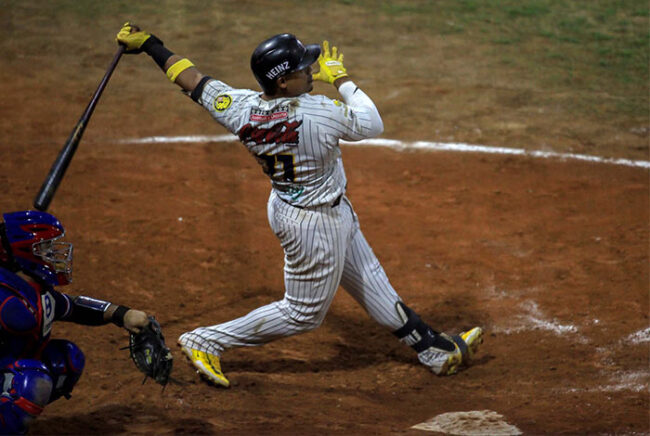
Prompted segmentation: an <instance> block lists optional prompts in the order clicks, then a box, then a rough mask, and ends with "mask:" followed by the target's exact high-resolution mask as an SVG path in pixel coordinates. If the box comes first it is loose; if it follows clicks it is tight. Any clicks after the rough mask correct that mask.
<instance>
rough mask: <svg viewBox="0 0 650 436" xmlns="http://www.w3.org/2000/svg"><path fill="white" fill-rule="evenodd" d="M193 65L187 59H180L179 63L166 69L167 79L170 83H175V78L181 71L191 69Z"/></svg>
mask: <svg viewBox="0 0 650 436" xmlns="http://www.w3.org/2000/svg"><path fill="white" fill-rule="evenodd" d="M193 66H194V64H193V63H192V62H191V61H190V60H189V59H187V58H184V59H181V60H180V61H178V62H176V63H174V64H172V66H170V67H169V68H168V69H167V72H166V73H165V74H166V75H167V78H168V79H169V80H171V81H172V83H174V82H176V78H177V77H178V75H179V74H180V73H182V72H183V71H185V70H187V69H188V68H191V67H193Z"/></svg>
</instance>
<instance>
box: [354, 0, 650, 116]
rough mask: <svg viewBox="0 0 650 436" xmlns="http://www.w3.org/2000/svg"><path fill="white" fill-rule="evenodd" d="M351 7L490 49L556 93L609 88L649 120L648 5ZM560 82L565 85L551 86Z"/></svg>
mask: <svg viewBox="0 0 650 436" xmlns="http://www.w3.org/2000/svg"><path fill="white" fill-rule="evenodd" d="M378 3H379V5H380V6H379V7H376V6H377V4H378ZM354 4H355V5H357V6H364V7H367V8H368V9H370V10H373V11H374V13H375V14H380V15H383V16H384V17H385V18H388V19H389V20H393V22H394V23H396V24H399V23H404V22H408V29H410V30H412V31H415V30H426V31H428V32H432V33H433V34H439V35H449V34H454V35H456V37H457V38H466V39H467V40H468V41H474V42H475V43H478V44H482V45H484V46H486V49H487V50H490V47H493V52H492V53H490V55H492V56H493V57H494V63H495V66H496V65H498V64H503V63H502V62H501V61H502V60H503V59H506V58H507V59H508V64H510V65H512V66H513V67H515V68H516V69H518V70H521V71H523V72H524V73H525V74H526V75H527V77H528V78H529V79H531V80H533V81H534V82H536V83H538V85H539V86H540V87H543V88H546V89H549V90H551V91H553V90H554V88H558V89H556V90H557V91H558V92H563V91H564V90H563V89H559V88H562V87H566V86H569V87H574V88H576V87H577V89H580V88H581V87H582V88H584V89H586V90H595V89H607V90H608V93H612V94H615V95H616V96H617V97H629V99H628V103H629V104H628V105H627V106H625V111H626V113H630V114H637V115H644V116H647V115H648V111H649V109H648V94H649V89H648V88H649V87H648V82H649V69H648V65H649V64H650V56H649V49H650V38H649V32H648V29H649V28H650V20H649V19H648V18H649V17H650V13H649V6H648V3H647V1H646V0H626V1H624V2H621V1H620V0H590V1H581V2H575V1H570V0H495V1H479V0H438V1H430V0H395V1H381V2H376V1H370V0H359V1H356V2H354ZM373 5H375V7H374V8H373ZM549 60H550V61H551V62H548V61H549ZM557 77H563V78H564V80H562V81H560V83H557V82H554V81H553V79H552V78H557ZM578 80H579V81H578ZM599 103H600V104H601V105H602V102H599ZM616 110H620V105H619V107H617V109H616Z"/></svg>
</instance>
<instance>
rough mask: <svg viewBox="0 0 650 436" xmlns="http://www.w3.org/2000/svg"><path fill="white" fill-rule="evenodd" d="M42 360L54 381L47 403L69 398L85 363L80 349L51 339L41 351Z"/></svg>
mask: <svg viewBox="0 0 650 436" xmlns="http://www.w3.org/2000/svg"><path fill="white" fill-rule="evenodd" d="M42 360H43V363H44V364H45V365H46V366H47V367H48V369H49V370H50V375H51V376H52V379H53V381H54V389H53V390H52V395H51V396H50V399H49V401H48V402H49V403H51V402H52V401H55V400H58V399H59V398H61V397H65V398H70V393H71V392H72V388H74V385H75V384H76V383H77V381H79V378H80V377H81V373H82V372H83V369H84V365H85V362H86V358H85V357H84V354H83V352H82V351H81V349H79V347H77V346H76V345H75V344H74V343H72V342H70V341H66V340H64V339H52V340H51V341H50V342H49V343H48V344H47V346H46V347H45V349H44V350H43V355H42Z"/></svg>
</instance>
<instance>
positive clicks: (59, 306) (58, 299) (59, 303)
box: [50, 289, 72, 320]
mask: <svg viewBox="0 0 650 436" xmlns="http://www.w3.org/2000/svg"><path fill="white" fill-rule="evenodd" d="M50 294H51V295H52V298H54V319H55V320H65V319H66V318H67V317H68V316H70V313H71V312H72V297H70V296H69V295H68V294H64V293H63V292H58V291H55V290H54V289H52V290H50Z"/></svg>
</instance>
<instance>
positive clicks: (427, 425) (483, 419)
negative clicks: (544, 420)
mask: <svg viewBox="0 0 650 436" xmlns="http://www.w3.org/2000/svg"><path fill="white" fill-rule="evenodd" d="M411 428H415V429H417V430H424V431H437V432H439V433H445V434H449V435H495V436H497V435H503V436H506V435H520V434H523V433H522V432H521V430H519V429H518V428H517V427H515V426H514V425H510V424H508V423H507V422H505V421H504V420H503V416H501V415H499V414H498V413H496V412H493V411H492V410H473V411H470V412H450V413H443V414H442V415H438V416H436V417H435V418H431V419H430V420H428V421H426V422H423V423H421V424H417V425H414V426H413V427H411Z"/></svg>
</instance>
